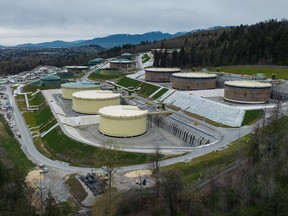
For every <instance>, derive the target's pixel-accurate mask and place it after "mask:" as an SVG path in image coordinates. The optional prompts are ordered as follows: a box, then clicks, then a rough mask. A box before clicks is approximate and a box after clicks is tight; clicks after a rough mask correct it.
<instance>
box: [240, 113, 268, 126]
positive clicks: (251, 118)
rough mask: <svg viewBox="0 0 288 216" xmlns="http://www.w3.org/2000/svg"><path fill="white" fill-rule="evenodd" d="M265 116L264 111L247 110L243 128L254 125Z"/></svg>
mask: <svg viewBox="0 0 288 216" xmlns="http://www.w3.org/2000/svg"><path fill="white" fill-rule="evenodd" d="M263 115H264V110H263V109H258V110H247V111H246V112H245V116H244V118H243V122H242V126H244V125H252V124H254V123H255V122H257V121H258V120H260V119H261V118H262V117H263Z"/></svg>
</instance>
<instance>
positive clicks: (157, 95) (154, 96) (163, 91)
mask: <svg viewBox="0 0 288 216" xmlns="http://www.w3.org/2000/svg"><path fill="white" fill-rule="evenodd" d="M168 90H169V89H167V88H163V89H161V90H160V91H159V92H157V93H156V94H155V95H153V97H152V99H154V100H156V99H158V98H159V97H161V96H162V95H163V94H165V93H166V92H167V91H168Z"/></svg>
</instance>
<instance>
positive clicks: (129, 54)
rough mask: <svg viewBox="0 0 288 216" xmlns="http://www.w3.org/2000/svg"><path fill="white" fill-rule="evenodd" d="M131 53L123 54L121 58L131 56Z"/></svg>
mask: <svg viewBox="0 0 288 216" xmlns="http://www.w3.org/2000/svg"><path fill="white" fill-rule="evenodd" d="M131 55H132V54H131V53H122V54H121V56H131Z"/></svg>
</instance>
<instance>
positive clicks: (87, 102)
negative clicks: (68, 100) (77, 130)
mask: <svg viewBox="0 0 288 216" xmlns="http://www.w3.org/2000/svg"><path fill="white" fill-rule="evenodd" d="M72 96H73V100H72V109H73V111H75V112H78V113H83V114H98V110H99V109H101V108H102V107H105V106H112V105H119V104H120V93H114V92H112V91H102V90H92V91H80V92H75V93H73V94H72Z"/></svg>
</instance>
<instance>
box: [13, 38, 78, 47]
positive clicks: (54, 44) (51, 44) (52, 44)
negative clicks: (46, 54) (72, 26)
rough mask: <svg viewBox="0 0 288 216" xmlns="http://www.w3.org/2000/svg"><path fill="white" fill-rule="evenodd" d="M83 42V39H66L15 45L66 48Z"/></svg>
mask: <svg viewBox="0 0 288 216" xmlns="http://www.w3.org/2000/svg"><path fill="white" fill-rule="evenodd" d="M81 42H83V40H80V41H73V42H66V41H61V40H57V41H52V42H44V43H36V44H32V43H27V44H20V45H17V46H16V47H19V48H67V47H73V46H77V44H79V43H81Z"/></svg>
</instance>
